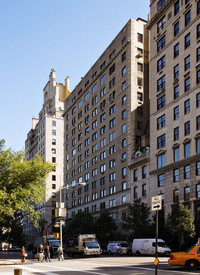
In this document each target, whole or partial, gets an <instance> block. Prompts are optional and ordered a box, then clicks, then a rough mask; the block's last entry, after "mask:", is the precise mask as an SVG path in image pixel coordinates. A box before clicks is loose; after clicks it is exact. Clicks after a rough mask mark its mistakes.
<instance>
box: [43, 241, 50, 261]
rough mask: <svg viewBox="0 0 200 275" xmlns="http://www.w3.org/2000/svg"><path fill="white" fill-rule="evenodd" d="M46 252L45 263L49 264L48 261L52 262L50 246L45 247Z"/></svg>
mask: <svg viewBox="0 0 200 275" xmlns="http://www.w3.org/2000/svg"><path fill="white" fill-rule="evenodd" d="M44 252H45V261H46V262H48V261H49V262H51V258H50V248H49V246H48V244H47V245H46V246H45V249H44Z"/></svg>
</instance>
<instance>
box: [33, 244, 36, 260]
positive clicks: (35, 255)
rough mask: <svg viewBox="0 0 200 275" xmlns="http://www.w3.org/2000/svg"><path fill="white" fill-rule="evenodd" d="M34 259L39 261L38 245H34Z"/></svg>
mask: <svg viewBox="0 0 200 275" xmlns="http://www.w3.org/2000/svg"><path fill="white" fill-rule="evenodd" d="M33 258H34V259H37V245H34V247H33Z"/></svg>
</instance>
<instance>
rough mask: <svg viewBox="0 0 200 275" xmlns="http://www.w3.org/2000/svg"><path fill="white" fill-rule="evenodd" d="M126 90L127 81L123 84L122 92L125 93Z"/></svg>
mask: <svg viewBox="0 0 200 275" xmlns="http://www.w3.org/2000/svg"><path fill="white" fill-rule="evenodd" d="M125 89H126V81H124V82H123V83H122V91H124V90H125Z"/></svg>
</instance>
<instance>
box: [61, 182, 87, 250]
mask: <svg viewBox="0 0 200 275" xmlns="http://www.w3.org/2000/svg"><path fill="white" fill-rule="evenodd" d="M77 184H79V185H82V186H85V185H86V183H85V182H80V183H73V186H75V185H77ZM69 187H72V184H70V185H66V186H64V187H62V188H60V202H59V206H58V207H56V210H57V211H56V217H58V218H59V220H60V245H61V247H62V240H63V238H62V225H63V224H62V222H63V220H62V217H66V214H67V210H66V208H65V207H64V203H62V190H63V189H66V188H67V189H68V188H69Z"/></svg>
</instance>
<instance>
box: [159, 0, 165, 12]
mask: <svg viewBox="0 0 200 275" xmlns="http://www.w3.org/2000/svg"><path fill="white" fill-rule="evenodd" d="M164 4H165V0H159V1H158V3H157V10H158V11H159V10H160V9H161V8H162V6H163V5H164Z"/></svg>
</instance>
